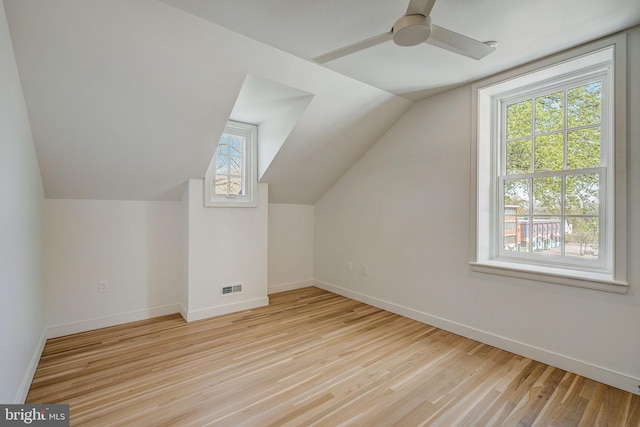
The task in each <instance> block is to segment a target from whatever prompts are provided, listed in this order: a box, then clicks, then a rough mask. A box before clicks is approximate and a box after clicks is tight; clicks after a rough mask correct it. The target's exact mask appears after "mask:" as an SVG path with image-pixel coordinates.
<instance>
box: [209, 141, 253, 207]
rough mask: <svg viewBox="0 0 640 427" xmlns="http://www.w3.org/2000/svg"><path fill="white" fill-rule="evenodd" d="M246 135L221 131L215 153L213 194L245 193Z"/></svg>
mask: <svg viewBox="0 0 640 427" xmlns="http://www.w3.org/2000/svg"><path fill="white" fill-rule="evenodd" d="M246 145H247V137H246V136H245V135H238V134H233V133H227V132H225V133H223V134H222V137H221V138H220V141H218V146H217V147H216V153H215V165H216V178H215V183H214V187H215V194H216V195H217V196H218V195H222V196H225V197H237V196H243V195H244V194H245V191H246V190H245V184H246V179H245V177H244V175H245V170H246V167H245V152H246Z"/></svg>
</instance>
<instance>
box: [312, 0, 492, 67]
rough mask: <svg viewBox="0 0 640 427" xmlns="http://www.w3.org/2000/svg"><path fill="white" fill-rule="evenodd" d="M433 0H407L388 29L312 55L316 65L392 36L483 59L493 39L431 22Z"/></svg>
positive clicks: (399, 42) (403, 41)
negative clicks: (468, 34) (480, 37)
mask: <svg viewBox="0 0 640 427" xmlns="http://www.w3.org/2000/svg"><path fill="white" fill-rule="evenodd" d="M435 2H436V0H410V1H409V7H408V8H407V12H406V13H405V14H404V16H402V17H401V18H400V19H398V20H397V21H396V23H395V24H393V28H392V29H391V31H389V32H386V33H382V34H379V35H377V36H373V37H370V38H368V39H365V40H362V41H359V42H357V43H354V44H350V45H348V46H345V47H342V48H340V49H336V50H334V51H332V52H329V53H325V54H324V55H320V56H317V57H315V58H313V60H314V61H315V62H317V63H318V64H324V63H325V62H329V61H333V60H334V59H338V58H341V57H343V56H347V55H349V54H352V53H355V52H358V51H361V50H364V49H367V48H369V47H372V46H375V45H378V44H380V43H384V42H386V41H388V40H391V39H393V42H394V43H395V44H397V45H399V46H415V45H418V44H420V43H423V42H424V43H428V44H430V45H433V46H437V47H439V48H442V49H446V50H449V51H451V52H455V53H458V54H460V55H464V56H467V57H469V58H473V59H482V58H484V57H485V56H487V55H488V54H490V53H491V52H493V51H494V50H495V48H496V45H497V43H496V42H494V41H488V42H480V41H478V40H474V39H472V38H469V37H467V36H463V35H462V34H458V33H456V32H454V31H451V30H447V29H446V28H442V27H439V26H437V25H433V24H431V17H430V16H429V14H430V13H431V9H433V5H434V4H435Z"/></svg>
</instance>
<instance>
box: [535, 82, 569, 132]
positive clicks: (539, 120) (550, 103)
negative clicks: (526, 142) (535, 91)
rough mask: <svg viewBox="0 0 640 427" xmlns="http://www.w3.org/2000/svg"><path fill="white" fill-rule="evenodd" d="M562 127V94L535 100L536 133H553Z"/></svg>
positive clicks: (557, 93)
mask: <svg viewBox="0 0 640 427" xmlns="http://www.w3.org/2000/svg"><path fill="white" fill-rule="evenodd" d="M563 127H564V92H556V93H551V94H549V95H545V96H541V97H540V98H536V133H544V132H553V131H556V130H560V129H562V128H563Z"/></svg>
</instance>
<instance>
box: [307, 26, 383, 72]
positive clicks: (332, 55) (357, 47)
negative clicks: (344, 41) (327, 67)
mask: <svg viewBox="0 0 640 427" xmlns="http://www.w3.org/2000/svg"><path fill="white" fill-rule="evenodd" d="M392 38H393V34H392V33H391V31H389V32H388V33H382V34H378V35H377V36H373V37H369V38H368V39H365V40H362V41H359V42H357V43H353V44H350V45H349V46H345V47H341V48H340V49H336V50H334V51H332V52H329V53H325V54H324V55H320V56H316V57H315V58H313V60H314V61H315V62H317V63H318V64H324V63H325V62H329V61H333V60H334V59H338V58H342V57H343V56H346V55H349V54H351V53H355V52H358V51H361V50H364V49H367V48H369V47H372V46H375V45H378V44H380V43H384V42H386V41H388V40H391V39H392Z"/></svg>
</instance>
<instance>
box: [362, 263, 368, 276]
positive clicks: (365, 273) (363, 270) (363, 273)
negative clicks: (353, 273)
mask: <svg viewBox="0 0 640 427" xmlns="http://www.w3.org/2000/svg"><path fill="white" fill-rule="evenodd" d="M367 273H368V268H367V266H366V265H363V266H362V275H363V276H366V275H367Z"/></svg>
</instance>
